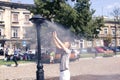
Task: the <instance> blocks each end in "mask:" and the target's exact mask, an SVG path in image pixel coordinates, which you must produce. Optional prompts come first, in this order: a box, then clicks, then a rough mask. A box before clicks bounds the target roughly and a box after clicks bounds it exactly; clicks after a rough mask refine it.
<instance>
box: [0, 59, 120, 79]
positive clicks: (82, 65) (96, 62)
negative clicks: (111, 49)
mask: <svg viewBox="0 0 120 80" xmlns="http://www.w3.org/2000/svg"><path fill="white" fill-rule="evenodd" d="M70 72H71V80H120V57H109V58H84V59H80V60H79V61H74V62H70ZM44 75H45V80H58V77H59V64H58V63H57V64H44ZM53 77H56V78H55V79H50V78H53ZM35 78H36V63H24V64H19V66H18V67H14V65H12V66H6V65H3V66H0V80H35ZM48 78H49V79H48Z"/></svg>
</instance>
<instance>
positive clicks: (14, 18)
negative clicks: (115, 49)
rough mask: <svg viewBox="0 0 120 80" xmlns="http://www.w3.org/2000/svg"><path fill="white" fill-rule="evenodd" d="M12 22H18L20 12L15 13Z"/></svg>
mask: <svg viewBox="0 0 120 80" xmlns="http://www.w3.org/2000/svg"><path fill="white" fill-rule="evenodd" d="M12 22H13V23H16V22H17V23H18V13H13V16H12Z"/></svg>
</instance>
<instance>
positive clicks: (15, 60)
mask: <svg viewBox="0 0 120 80" xmlns="http://www.w3.org/2000/svg"><path fill="white" fill-rule="evenodd" d="M13 61H14V62H15V65H16V66H18V63H17V56H13Z"/></svg>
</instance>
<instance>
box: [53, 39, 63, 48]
mask: <svg viewBox="0 0 120 80" xmlns="http://www.w3.org/2000/svg"><path fill="white" fill-rule="evenodd" d="M53 40H54V43H55V45H56V47H57V48H59V49H61V46H60V45H59V43H58V42H57V41H56V39H55V38H53Z"/></svg>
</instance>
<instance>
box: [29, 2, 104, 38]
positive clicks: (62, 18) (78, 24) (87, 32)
mask: <svg viewBox="0 0 120 80" xmlns="http://www.w3.org/2000/svg"><path fill="white" fill-rule="evenodd" d="M34 2H35V8H34V9H32V10H31V12H32V13H33V14H40V15H42V16H43V17H44V18H46V19H48V20H49V21H54V22H57V23H60V24H62V25H64V27H65V28H67V29H70V30H71V31H72V32H73V33H75V34H76V35H77V36H78V37H84V38H87V39H90V38H93V37H94V35H95V36H97V34H98V33H99V31H100V30H101V29H100V28H101V27H102V26H103V19H102V18H93V14H94V12H95V10H93V9H91V8H90V6H91V4H90V0H78V1H77V2H76V4H75V7H71V6H70V5H69V4H67V3H66V1H64V0H53V1H51V0H45V1H44V0H34Z"/></svg>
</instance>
